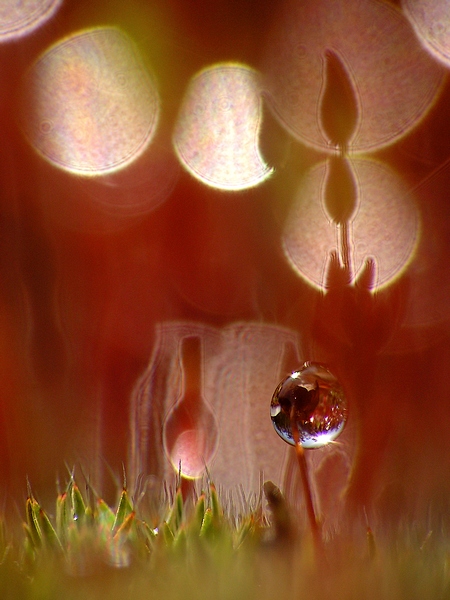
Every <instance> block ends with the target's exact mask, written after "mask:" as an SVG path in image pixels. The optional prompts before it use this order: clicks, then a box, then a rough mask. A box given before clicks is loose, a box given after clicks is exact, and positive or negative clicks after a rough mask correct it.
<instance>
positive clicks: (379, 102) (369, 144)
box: [262, 0, 445, 152]
mask: <svg viewBox="0 0 450 600" xmlns="http://www.w3.org/2000/svg"><path fill="white" fill-rule="evenodd" d="M432 2H433V0H429V3H432ZM443 2H444V0H442V3H443ZM438 4H439V3H438ZM265 48H266V57H265V60H264V63H263V67H262V72H263V82H262V85H263V88H264V94H265V96H266V98H267V102H268V105H269V107H270V109H271V111H272V112H273V114H274V115H275V116H276V118H277V119H278V120H279V122H280V124H281V125H282V126H283V127H284V128H285V129H286V131H287V132H288V133H290V134H291V135H293V136H295V137H296V138H297V139H299V140H300V141H302V142H303V143H305V144H306V145H308V146H311V147H314V148H317V149H319V150H321V151H329V152H334V151H335V145H334V144H336V140H333V139H332V138H333V136H331V137H330V131H328V132H327V127H325V128H324V125H326V123H325V122H328V121H331V124H332V127H331V132H335V133H336V131H337V132H338V134H339V135H340V136H341V137H342V136H343V139H344V140H345V139H346V137H349V138H350V137H351V139H349V140H348V141H349V151H351V152H367V151H369V150H370V151H372V150H378V149H380V148H382V147H385V146H387V145H390V144H392V143H394V142H395V141H397V140H398V139H400V138H401V137H403V136H405V135H406V134H408V133H409V132H410V131H411V130H412V129H413V128H414V127H416V126H417V125H418V124H419V123H420V121H421V120H422V119H423V118H424V117H425V116H426V114H427V113H428V112H429V110H430V109H431V108H432V106H433V105H434V104H435V101H436V99H437V97H438V96H439V94H440V92H441V90H442V83H443V81H444V79H445V69H444V68H443V67H442V65H440V64H438V63H437V62H436V61H435V60H433V59H432V58H431V57H430V56H429V54H428V53H427V52H425V51H424V49H423V47H422V45H421V44H420V43H419V41H418V40H417V37H416V36H415V34H414V32H413V30H412V28H411V26H410V23H409V22H408V20H407V19H406V17H405V16H404V14H403V13H402V12H401V11H400V10H399V9H397V8H396V7H395V6H393V5H392V4H390V3H388V2H380V1H378V0H359V1H358V2H353V0H316V1H315V2H298V0H286V1H285V10H284V11H283V10H282V11H280V13H279V16H277V20H276V22H275V23H274V27H273V30H272V32H271V35H270V36H269V38H268V39H267V42H266V44H265ZM327 56H328V57H330V56H331V57H333V59H337V61H336V60H333V64H331V65H330V64H328V65H326V64H325V65H324V57H327ZM325 63H326V61H325ZM326 66H328V67H330V66H331V67H332V69H331V70H330V69H329V68H325V67H326ZM335 67H337V70H336V68H335ZM341 67H342V69H341ZM339 71H340V74H339ZM330 75H331V77H330ZM336 75H337V76H336ZM346 81H347V82H348V83H350V84H351V85H350V88H351V89H352V95H353V94H354V98H353V99H352V98H350V103H348V102H347V103H345V102H344V105H343V106H342V105H341V106H340V107H339V106H338V105H339V102H338V100H339V98H338V92H339V89H340V90H341V91H344V88H348V86H347V85H346V84H345V82H346ZM330 84H331V86H330ZM327 91H328V92H329V93H330V95H329V96H328V94H327V93H324V92H327ZM324 97H325V100H326V102H325V103H323V100H324ZM345 97H346V94H345V93H344V94H343V95H342V98H345ZM347 99H348V97H347ZM323 104H324V105H323ZM355 109H357V112H356V113H355V112H354V110H355ZM335 110H336V111H337V112H336V118H337V117H339V114H340V113H341V114H342V116H343V117H344V120H345V119H347V125H348V130H347V129H345V128H344V129H343V130H342V131H341V129H340V128H339V127H338V129H337V130H336V118H335V119H332V118H331V117H332V116H333V115H330V114H329V111H335ZM324 111H325V113H324ZM353 120H355V122H354V125H355V129H354V130H353V129H352V127H351V125H352V123H353ZM349 132H350V133H351V135H350V133H349ZM339 135H338V140H337V143H339V140H340V137H339Z"/></svg>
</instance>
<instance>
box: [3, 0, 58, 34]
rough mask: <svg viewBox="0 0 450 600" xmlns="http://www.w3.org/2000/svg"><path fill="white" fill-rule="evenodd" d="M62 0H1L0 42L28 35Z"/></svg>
mask: <svg viewBox="0 0 450 600" xmlns="http://www.w3.org/2000/svg"><path fill="white" fill-rule="evenodd" d="M61 1H62V0H1V2H0V42H7V41H12V40H15V39H17V38H20V37H22V36H24V35H28V34H29V33H31V32H32V31H34V30H35V29H37V28H38V27H40V26H41V25H43V24H44V23H45V22H46V21H48V19H50V18H51V17H52V16H53V15H54V13H55V12H56V11H57V9H58V8H59V7H60V5H61Z"/></svg>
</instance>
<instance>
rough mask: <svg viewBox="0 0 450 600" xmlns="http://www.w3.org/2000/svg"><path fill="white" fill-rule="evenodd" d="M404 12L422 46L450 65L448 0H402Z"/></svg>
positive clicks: (449, 6) (449, 12)
mask: <svg viewBox="0 0 450 600" xmlns="http://www.w3.org/2000/svg"><path fill="white" fill-rule="evenodd" d="M403 7H404V9H405V13H406V15H407V17H408V18H409V20H410V21H411V24H412V25H413V27H414V29H415V31H416V33H417V35H418V37H419V39H420V41H421V42H422V44H423V45H424V47H425V48H426V49H427V50H428V51H429V52H430V53H431V54H432V55H433V56H434V57H435V58H437V59H438V60H440V61H441V62H443V63H444V64H445V65H446V66H447V67H449V66H450V3H449V2H448V0H403Z"/></svg>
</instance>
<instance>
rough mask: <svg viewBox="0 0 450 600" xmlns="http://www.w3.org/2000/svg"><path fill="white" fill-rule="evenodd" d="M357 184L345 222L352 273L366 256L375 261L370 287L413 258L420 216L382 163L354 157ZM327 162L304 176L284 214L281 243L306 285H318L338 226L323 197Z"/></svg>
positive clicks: (389, 277)
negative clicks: (352, 212) (350, 215)
mask: <svg viewBox="0 0 450 600" xmlns="http://www.w3.org/2000/svg"><path fill="white" fill-rule="evenodd" d="M350 164H351V166H352V168H353V170H354V173H355V177H356V180H357V182H358V184H359V191H358V196H359V197H358V205H357V209H356V211H355V215H354V218H353V219H352V221H351V223H350V242H351V262H352V265H353V278H354V279H355V278H356V277H357V276H358V273H359V271H360V269H361V268H362V266H363V264H364V261H365V259H366V258H367V257H369V256H370V257H373V258H374V259H375V261H376V265H377V281H376V286H375V289H380V288H382V287H385V286H387V285H389V284H390V283H392V282H393V281H394V280H395V279H396V278H397V277H399V276H400V275H401V274H402V273H403V272H404V271H405V269H406V268H407V266H408V265H409V263H410V262H411V260H412V258H413V257H414V253H415V249H416V247H417V244H418V241H419V237H420V216H419V212H418V209H417V206H416V204H415V202H414V199H413V198H412V197H411V195H410V194H409V193H408V190H407V188H406V186H405V184H404V182H403V181H402V179H401V178H400V177H399V176H398V175H397V174H396V173H395V172H394V171H393V170H392V169H390V168H389V167H387V166H386V165H384V164H383V163H380V162H377V161H374V160H370V159H353V160H351V161H350ZM326 174H327V162H326V161H324V162H322V163H320V164H318V165H317V166H316V167H314V168H312V169H311V170H310V171H309V172H308V173H307V174H306V175H305V177H304V178H303V180H302V182H301V184H300V187H299V189H298V192H297V196H296V199H295V201H294V204H293V206H292V209H291V211H290V214H289V216H288V218H287V221H286V225H285V230H284V234H283V247H284V252H285V254H286V257H287V259H288V260H289V262H290V264H291V265H292V267H293V268H294V269H295V271H296V272H297V273H298V274H299V275H300V276H301V277H302V278H303V279H305V280H306V281H307V282H308V283H309V284H311V285H313V286H314V287H316V288H318V289H323V285H324V279H325V269H326V265H327V263H328V260H329V255H330V252H332V251H336V250H338V248H339V240H338V234H339V228H338V227H337V226H336V225H335V224H334V223H333V222H332V221H331V220H330V218H329V216H328V215H327V213H326V211H325V208H324V206H323V202H322V192H323V185H324V181H325V179H326Z"/></svg>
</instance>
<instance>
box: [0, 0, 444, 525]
mask: <svg viewBox="0 0 450 600" xmlns="http://www.w3.org/2000/svg"><path fill="white" fill-rule="evenodd" d="M277 10H278V9H277V6H276V5H274V4H273V3H269V2H260V1H259V2H256V0H245V1H244V0H239V1H238V0H236V1H234V0H232V1H231V0H228V1H227V0H219V1H216V2H207V1H206V0H201V1H199V2H195V3H191V2H187V1H185V0H170V1H156V2H152V3H149V2H145V1H144V0H130V1H129V2H127V3H123V2H110V1H108V2H107V1H102V0H95V1H89V2H87V1H84V0H81V1H80V0H77V1H75V0H74V1H70V0H69V1H67V2H65V3H63V6H62V7H61V8H60V9H59V11H58V12H57V13H56V14H55V15H54V16H53V18H52V19H51V20H50V21H49V22H48V23H46V24H45V25H44V26H43V27H42V28H40V29H39V30H37V31H36V32H34V33H33V34H31V35H29V36H26V37H22V38H20V39H18V40H13V41H9V42H8V43H4V44H0V64H1V71H0V72H1V80H0V127H1V131H2V140H3V143H2V144H1V146H0V211H1V213H0V306H1V311H0V324H1V335H0V345H1V351H0V382H1V386H0V389H1V396H0V398H1V413H0V414H1V419H0V475H1V481H2V484H1V486H0V493H2V494H4V495H5V496H6V497H8V498H14V497H16V496H17V494H23V493H24V492H25V477H26V476H28V477H29V479H30V481H31V483H32V486H33V488H36V490H37V492H38V493H39V494H40V495H41V496H43V497H45V496H46V495H48V496H52V495H53V493H54V487H55V480H56V478H57V476H58V475H59V476H60V477H61V478H62V479H64V478H66V476H67V474H66V470H65V469H66V467H65V464H67V465H69V466H70V467H72V466H73V465H75V464H79V463H82V464H83V468H84V470H85V471H88V470H90V471H91V472H92V478H93V480H95V481H97V482H98V483H99V484H100V485H101V486H102V488H103V490H104V493H105V494H106V495H107V496H108V494H112V493H113V490H114V484H113V482H112V480H111V479H110V478H109V476H108V475H105V472H107V467H106V465H110V466H111V468H112V470H113V471H114V472H116V473H119V474H120V472H121V465H122V462H126V460H127V456H128V453H129V436H130V432H129V427H130V423H129V401H130V396H131V393H132V390H133V387H134V385H135V383H136V381H137V379H138V378H139V376H140V375H141V374H142V372H143V371H144V369H145V368H146V366H147V363H148V361H149V357H150V355H151V353H152V349H153V344H154V341H155V325H156V324H158V323H161V322H170V321H181V320H188V321H195V322H201V323H205V324H209V325H212V326H215V327H223V326H225V325H227V324H230V323H233V322H237V321H244V322H247V321H249V322H250V321H256V322H259V323H270V324H275V325H279V326H282V327H286V328H289V329H291V330H293V331H295V332H298V333H299V334H300V339H301V340H302V344H303V354H304V356H302V358H304V359H305V360H306V359H314V360H319V361H324V362H326V363H328V364H329V366H330V368H331V369H332V370H334V371H335V372H336V374H337V375H338V376H339V378H340V379H341V381H342V382H343V384H344V386H345V387H346V389H347V390H348V394H349V400H350V402H351V403H352V406H353V417H352V418H354V419H356V420H357V421H358V425H357V427H358V430H359V437H358V440H359V442H358V448H357V451H356V454H355V462H354V464H353V466H352V475H351V479H350V484H349V485H350V487H349V490H348V503H349V506H350V507H353V508H354V507H357V508H358V507H361V506H370V505H371V504H374V505H375V507H376V510H377V511H378V512H380V513H381V514H382V515H386V518H387V516H390V517H392V518H395V515H396V514H397V512H398V513H402V514H405V511H406V512H408V511H410V512H411V514H414V515H417V514H418V512H417V511H419V512H420V511H425V507H426V506H428V503H429V502H431V503H433V506H435V507H436V510H437V509H438V508H439V507H440V508H442V506H441V505H440V503H444V502H445V498H446V495H447V494H448V493H449V491H450V490H449V489H448V488H449V484H448V481H449V479H448V477H447V473H448V470H449V468H450V441H449V440H450V418H449V407H448V402H449V401H448V369H449V367H450V353H449V333H450V331H449V323H450V304H449V301H448V297H449V292H450V285H449V283H450V277H449V266H448V253H449V251H450V221H449V217H450V215H449V203H448V198H447V194H448V189H449V184H450V166H447V162H446V161H447V160H448V159H449V158H450V146H449V142H448V140H449V139H450V119H449V117H450V115H449V113H448V106H449V105H450V104H449V102H450V88H449V86H448V84H447V83H445V84H444V87H443V90H442V92H441V94H440V97H439V99H438V100H437V102H436V104H435V106H434V107H433V108H432V109H431V111H430V113H429V115H428V116H427V117H426V119H425V120H424V121H423V122H422V123H421V124H420V125H419V126H418V127H417V128H416V129H415V130H413V131H412V132H411V133H410V134H409V135H407V136H406V137H404V138H403V139H402V140H400V141H399V142H397V143H395V144H393V145H392V146H390V147H388V148H385V149H383V150H380V151H379V152H377V153H373V156H375V157H376V158H378V159H380V160H382V161H384V162H385V163H386V164H388V165H389V166H391V167H392V168H393V169H395V170H396V172H397V173H398V174H400V175H401V176H402V178H403V179H404V181H405V182H406V185H407V187H408V189H411V190H415V196H416V198H417V202H418V206H419V211H420V215H421V221H422V225H421V227H422V233H421V241H420V246H419V249H418V252H417V255H416V257H415V260H414V261H413V263H412V264H411V265H410V268H409V269H407V270H406V272H405V273H404V274H403V276H402V277H401V278H400V279H399V280H397V281H395V282H394V283H393V284H392V285H391V286H389V287H387V288H385V289H384V290H382V291H380V292H379V293H378V294H377V296H376V299H375V300H374V299H373V297H371V298H370V299H369V300H367V298H364V297H363V295H361V296H358V297H356V298H355V297H352V298H350V299H348V298H346V297H345V298H344V299H342V298H340V297H339V296H338V297H337V298H332V299H331V300H330V296H328V299H327V296H325V298H324V297H323V294H322V292H319V291H318V290H316V289H313V288H312V287H310V286H309V285H308V284H307V283H306V282H305V281H304V280H303V279H301V278H300V277H299V276H298V275H297V274H296V272H295V271H294V270H293V269H292V268H291V267H290V266H289V264H288V262H287V260H286V259H285V257H284V255H283V252H282V248H281V243H280V239H281V235H282V230H283V223H284V220H285V218H286V217H287V215H288V214H289V208H290V206H291V204H292V198H293V195H294V193H295V190H296V187H297V186H298V181H299V180H300V178H301V176H302V174H303V173H305V172H306V170H307V169H308V168H309V167H311V166H312V165H314V164H315V163H316V162H317V161H318V160H319V159H320V158H321V156H320V153H319V152H318V151H316V150H311V149H308V148H307V147H306V146H303V145H302V144H300V143H297V142H295V140H294V139H293V138H292V137H290V136H289V135H288V134H287V133H286V131H285V130H284V129H283V128H282V127H281V126H280V125H279V123H278V122H277V121H276V119H275V118H274V117H273V116H271V114H270V113H269V111H268V110H267V109H265V114H264V123H263V128H262V131H261V151H262V154H263V156H264V158H265V160H266V161H267V163H268V164H269V165H271V166H274V167H275V174H274V175H273V177H272V178H270V179H269V180H268V181H267V182H264V183H263V184H261V185H260V186H258V187H255V188H252V189H249V190H244V191H241V192H233V193H226V192H223V191H219V190H215V189H213V188H211V187H207V186H206V185H204V184H202V183H201V182H199V181H197V180H196V179H194V178H193V177H192V176H191V175H190V174H189V173H188V172H186V171H184V170H183V169H182V168H181V167H180V166H179V165H178V163H177V161H176V158H175V155H174V154H173V151H172V148H171V142H170V140H171V135H172V130H173V127H174V123H175V120H176V117H177V111H178V109H179V106H180V103H181V101H182V97H183V93H184V91H185V89H186V86H187V84H188V83H189V80H190V78H191V77H192V76H193V75H194V74H195V73H196V72H197V71H199V70H200V69H202V68H204V67H205V66H208V65H211V64H214V63H216V62H220V61H237V62H239V63H245V64H248V65H250V66H252V67H254V68H262V65H263V64H264V60H263V58H264V56H265V54H266V53H267V47H266V45H265V44H266V40H267V35H268V33H269V30H270V29H271V27H272V24H273V23H274V21H275V20H276V18H277ZM98 25H117V26H120V27H121V28H122V29H124V30H125V31H127V33H128V34H129V35H130V36H131V37H132V38H133V40H134V42H135V43H136V45H137V47H138V49H139V51H140V53H141V56H142V57H143V61H144V63H145V64H146V65H148V66H149V68H151V69H152V70H153V72H154V73H155V77H156V80H157V83H158V89H159V93H160V98H161V121H160V125H159V129H158V136H157V138H156V141H155V142H154V143H155V144H157V147H158V149H160V152H161V156H163V157H164V160H163V166H162V172H163V173H164V174H166V175H167V180H169V183H167V181H166V179H164V178H163V179H162V181H163V183H164V186H167V192H164V194H163V195H164V197H162V198H160V199H159V200H158V202H159V203H156V204H157V205H156V206H155V207H154V208H153V209H152V210H148V211H146V212H145V211H143V212H141V214H137V215H133V216H130V215H129V214H128V215H127V214H126V211H125V213H124V212H123V211H122V213H120V214H118V213H117V211H114V209H113V208H111V206H109V207H105V204H107V203H108V202H110V200H109V198H110V196H111V194H113V201H115V198H116V199H118V202H121V201H122V200H123V198H125V197H127V194H129V193H130V192H129V191H127V190H129V189H130V187H131V188H132V185H133V182H132V181H128V180H127V174H126V171H124V172H123V175H122V179H121V180H119V182H118V183H117V181H115V180H114V177H112V179H111V182H110V183H111V185H109V187H108V185H106V184H103V183H101V182H98V181H94V180H86V179H83V178H82V177H79V176H73V175H71V174H69V173H66V172H64V171H60V170H58V169H56V168H55V167H53V166H52V165H50V164H48V163H46V162H45V161H44V160H43V159H42V157H40V156H39V155H38V154H37V153H36V152H35V151H34V150H33V148H32V147H31V146H30V145H29V144H28V143H27V141H26V140H25V138H24V136H23V134H22V132H21V128H20V114H19V108H18V107H19V105H20V95H21V93H22V92H21V85H22V81H23V76H24V73H25V71H26V69H27V68H29V67H30V65H31V64H32V63H33V61H34V60H35V59H36V58H37V57H38V56H39V55H40V54H41V53H42V52H43V51H44V50H45V49H46V48H48V47H49V46H50V45H51V44H53V43H55V42H57V41H58V40H60V39H61V38H63V37H64V36H65V35H67V34H69V33H71V32H73V31H76V30H81V29H84V28H87V27H93V26H98ZM381 85H382V83H381ZM130 177H133V175H130ZM139 185H140V187H139V193H140V194H143V195H144V196H145V194H146V193H152V194H154V189H153V187H152V186H153V182H152V181H147V182H146V181H145V179H144V181H143V183H140V184H139ZM161 185H162V184H161ZM127 186H128V187H127ZM146 186H148V192H147V188H146ZM111 189H113V190H114V192H111ZM121 190H122V191H121ZM123 190H125V191H123ZM131 193H134V192H131ZM114 194H115V195H114ZM121 194H122V195H121ZM97 201H100V204H101V203H103V206H102V205H99V203H98V202H97ZM383 226H384V225H383V224H382V223H380V227H383ZM350 295H351V294H350ZM353 296H354V295H353ZM352 302H353V304H352ZM358 315H359V316H358ZM293 366H295V365H293ZM260 402H261V403H263V404H264V403H265V405H267V419H269V414H268V407H269V403H270V397H267V398H264V397H262V398H261V399H260ZM281 444H282V442H281V441H280V445H281ZM280 452H281V449H280ZM155 470H157V468H156V467H155ZM155 474H156V475H158V473H155ZM238 479H239V474H238V473H236V480H237V483H239V481H238ZM423 514H425V512H423Z"/></svg>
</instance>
